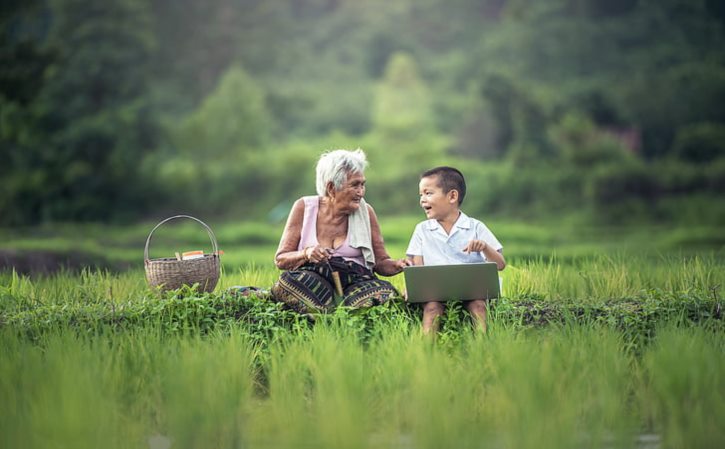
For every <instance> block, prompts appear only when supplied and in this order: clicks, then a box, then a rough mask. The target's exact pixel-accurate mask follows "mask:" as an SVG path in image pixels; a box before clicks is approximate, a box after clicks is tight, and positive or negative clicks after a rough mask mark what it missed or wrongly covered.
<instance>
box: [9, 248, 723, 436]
mask: <svg viewBox="0 0 725 449" xmlns="http://www.w3.org/2000/svg"><path fill="white" fill-rule="evenodd" d="M724 268H725V261H724V260H723V258H722V257H721V255H720V253H717V252H705V251H701V252H699V253H698V254H695V255H693V254H684V255H683V254H680V253H676V252H671V253H662V254H655V255H653V254H651V253H650V254H644V253H638V252H634V251H630V252H621V253H616V252H610V253H608V254H607V255H598V256H586V255H585V256H578V257H576V258H569V257H566V258H558V257H556V256H554V257H526V258H516V257H511V258H510V260H509V266H508V267H507V269H506V270H505V271H504V272H502V273H501V275H502V281H503V290H504V297H503V298H502V299H500V300H499V301H498V302H497V303H496V304H495V305H493V306H492V308H491V311H490V321H489V332H488V334H486V335H481V334H480V333H478V332H477V331H475V329H474V327H473V326H472V323H471V321H470V319H469V317H468V316H467V315H466V313H465V312H464V311H463V310H462V307H460V304H452V305H451V306H450V307H448V308H447V311H446V314H445V315H444V317H443V320H442V326H441V332H440V333H439V334H438V336H437V338H436V339H431V338H426V337H424V336H423V335H421V332H420V317H421V312H420V309H417V308H415V307H410V306H408V305H406V304H405V303H403V302H402V301H400V300H398V301H394V302H392V303H390V304H387V305H385V306H383V307H378V308H375V309H370V310H362V311H352V310H344V309H340V310H338V311H336V312H335V313H332V314H329V315H318V316H314V317H309V318H308V317H302V316H299V315H296V314H294V313H293V312H290V311H286V310H284V309H282V308H281V307H280V306H279V305H278V304H276V303H274V302H270V301H268V300H266V299H264V298H257V297H255V296H250V297H239V296H237V295H234V294H233V293H232V291H230V290H229V288H230V287H232V286H235V285H254V286H259V287H262V288H269V287H270V286H271V285H272V283H273V282H274V280H275V278H276V276H277V275H278V272H277V271H276V270H275V269H274V268H273V267H271V266H270V265H269V264H266V265H265V264H257V263H256V262H254V261H251V262H249V263H246V264H243V265H239V266H237V267H236V268H232V267H230V266H229V265H227V266H225V269H224V272H223V275H222V277H221V280H220V283H219V285H218V287H217V289H216V291H215V292H214V293H213V294H199V293H196V292H194V291H193V290H191V289H187V290H184V291H180V292H173V293H170V294H167V295H165V296H162V297H158V296H156V295H155V294H154V293H152V292H151V291H150V290H149V289H148V288H147V286H146V283H145V280H144V276H143V272H142V271H141V270H139V269H131V270H128V271H123V272H108V271H104V270H95V269H87V270H83V271H82V272H80V273H77V272H70V271H61V272H58V273H55V274H52V275H47V276H34V277H28V276H24V275H20V274H18V273H15V272H13V271H4V272H1V273H0V361H1V362H0V447H7V448H15V447H23V448H55V447H57V448H97V447H108V448H116V447H118V448H127V447H128V448H151V449H165V448H308V447H309V448H341V447H344V448H347V447H351V448H401V449H419V448H441V447H456V448H512V449H519V448H544V449H547V448H552V449H553V448H557V449H558V448H607V449H609V448H636V449H645V448H646V449H654V448H662V449H666V448H716V447H722V446H723V444H724V443H725V431H724V430H723V428H725V427H724V426H722V422H723V421H724V419H725V357H724V356H725V333H724V332H723V331H724V330H725V329H724V327H723V319H722V297H723V296H722V295H723V286H724V285H725V269H724ZM390 280H391V282H393V283H394V285H395V286H396V287H398V288H399V289H402V288H403V287H404V285H403V279H402V277H401V276H397V277H392V278H390Z"/></svg>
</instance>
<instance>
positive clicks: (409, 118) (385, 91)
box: [372, 53, 433, 137]
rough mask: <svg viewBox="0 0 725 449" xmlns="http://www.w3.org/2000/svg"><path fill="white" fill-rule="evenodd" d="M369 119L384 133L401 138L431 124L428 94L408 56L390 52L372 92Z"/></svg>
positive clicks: (409, 135) (424, 130) (412, 60)
mask: <svg viewBox="0 0 725 449" xmlns="http://www.w3.org/2000/svg"><path fill="white" fill-rule="evenodd" d="M372 122H373V126H374V127H375V129H376V130H378V131H379V132H381V133H383V134H385V135H393V136H397V135H401V136H403V137H412V136H414V135H415V134H417V133H420V132H426V131H428V130H429V128H430V127H431V126H432V124H433V120H432V110H431V102H430V93H429V92H428V88H427V87H426V86H425V83H424V82H423V81H422V80H421V79H420V76H419V74H418V68H417V67H416V63H415V61H414V59H413V58H412V57H411V56H410V55H408V54H405V53H395V54H393V55H391V57H390V60H389V61H388V64H387V66H386V68H385V73H384V74H383V78H382V81H381V82H380V84H379V85H378V88H377V92H376V95H375V105H374V109H373V120H372Z"/></svg>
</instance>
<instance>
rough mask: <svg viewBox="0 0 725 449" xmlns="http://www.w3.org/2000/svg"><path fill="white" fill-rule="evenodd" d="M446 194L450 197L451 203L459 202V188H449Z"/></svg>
mask: <svg viewBox="0 0 725 449" xmlns="http://www.w3.org/2000/svg"><path fill="white" fill-rule="evenodd" d="M446 196H447V197H448V202H449V203H456V204H458V190H456V189H453V190H449V191H448V193H447V194H446Z"/></svg>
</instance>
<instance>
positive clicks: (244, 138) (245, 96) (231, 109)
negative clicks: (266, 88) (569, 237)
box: [174, 67, 273, 165]
mask: <svg viewBox="0 0 725 449" xmlns="http://www.w3.org/2000/svg"><path fill="white" fill-rule="evenodd" d="M272 126H273V124H272V122H271V118H270V115H269V113H268V112H267V109H266V105H265V98H264V92H263V91H262V89H261V88H260V87H259V86H258V85H257V84H256V82H255V81H254V80H253V79H252V78H251V77H250V76H249V75H248V74H247V73H246V72H245V71H244V70H243V69H242V68H241V67H232V68H230V69H228V70H227V71H226V72H225V73H224V74H223V76H222V77H221V79H220V81H219V85H218V86H217V87H216V89H215V90H214V91H213V92H211V93H210V94H209V96H208V97H206V98H205V99H204V101H203V103H202V104H201V105H200V106H199V108H198V109H197V110H196V111H194V113H192V114H191V115H190V116H189V117H187V118H186V119H185V120H184V122H183V123H182V124H181V126H180V127H179V130H178V131H177V132H176V133H175V134H176V136H175V139H174V141H175V145H176V147H177V148H179V150H180V152H181V154H183V155H184V156H185V157H186V158H188V159H189V160H192V161H194V162H195V163H196V164H202V165H203V164H204V163H205V162H207V161H209V160H212V161H221V160H223V161H225V162H227V163H228V162H230V161H233V162H235V163H238V164H244V163H245V162H246V160H245V158H246V157H248V154H249V153H252V152H254V151H259V150H260V149H262V148H264V147H265V146H266V145H267V143H268V139H269V132H270V129H271V127H272Z"/></svg>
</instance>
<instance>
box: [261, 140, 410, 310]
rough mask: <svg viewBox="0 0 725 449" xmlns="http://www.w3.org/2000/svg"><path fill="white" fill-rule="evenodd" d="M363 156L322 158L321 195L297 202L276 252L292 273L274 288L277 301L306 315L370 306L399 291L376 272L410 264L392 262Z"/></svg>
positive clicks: (279, 265)
mask: <svg viewBox="0 0 725 449" xmlns="http://www.w3.org/2000/svg"><path fill="white" fill-rule="evenodd" d="M366 166H367V159H366V158H365V153H363V151H362V150H360V149H358V150H355V151H348V150H335V151H331V152H327V153H324V154H323V155H322V156H321V157H320V160H319V161H318V163H317V182H316V184H317V195H315V196H305V197H302V198H300V199H298V200H297V201H296V202H295V203H294V205H293V206H292V210H291V211H290V214H289V218H288V219H287V224H286V226H285V229H284V233H283V234H282V238H281V240H280V242H279V248H278V249H277V254H276V255H275V264H276V265H277V268H279V269H282V270H286V271H284V272H283V273H282V275H281V276H280V278H279V280H278V281H277V282H276V283H275V285H274V286H273V287H272V295H273V296H274V297H275V299H277V300H278V301H281V302H283V303H285V304H287V305H288V306H290V307H292V308H294V309H295V310H298V311H300V312H318V311H328V310H331V309H333V308H334V307H336V306H338V305H344V306H350V307H370V306H373V305H377V304H382V303H384V302H386V301H387V300H388V299H389V298H390V297H391V296H396V295H398V292H397V291H396V290H395V288H394V287H393V286H392V285H391V284H390V283H389V282H387V281H384V280H381V279H378V278H377V277H376V276H375V274H374V273H373V271H374V272H375V273H379V274H381V275H384V276H392V275H394V274H397V273H400V272H401V271H402V270H403V267H404V266H405V265H406V264H407V261H405V260H403V259H400V260H395V259H391V258H390V256H389V255H388V253H387V251H385V246H384V244H383V237H382V235H381V234H380V226H379V225H378V219H377V217H376V216H375V211H374V210H373V208H372V207H371V206H370V205H368V204H367V203H365V200H364V199H363V198H364V196H365V175H364V171H365V167H366Z"/></svg>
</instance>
